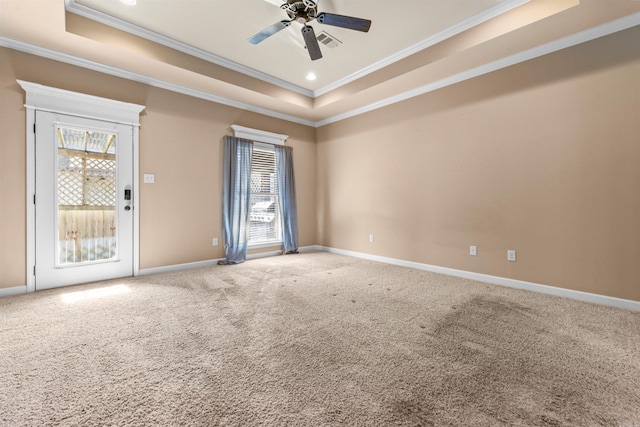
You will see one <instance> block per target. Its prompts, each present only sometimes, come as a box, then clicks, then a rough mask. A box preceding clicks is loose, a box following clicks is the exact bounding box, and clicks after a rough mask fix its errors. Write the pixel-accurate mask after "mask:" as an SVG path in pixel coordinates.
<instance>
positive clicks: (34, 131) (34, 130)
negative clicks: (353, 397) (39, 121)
mask: <svg viewBox="0 0 640 427" xmlns="http://www.w3.org/2000/svg"><path fill="white" fill-rule="evenodd" d="M33 133H36V124H35V123H34V124H33Z"/></svg>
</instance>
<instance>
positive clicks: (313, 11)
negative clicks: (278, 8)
mask: <svg viewBox="0 0 640 427" xmlns="http://www.w3.org/2000/svg"><path fill="white" fill-rule="evenodd" d="M282 8H283V9H284V10H285V11H286V12H287V15H288V16H289V19H291V20H292V21H297V22H299V23H301V24H304V23H307V22H309V21H311V20H314V19H316V17H317V16H318V5H317V2H316V1H314V0H302V1H300V0H287V2H286V3H285V4H283V5H282Z"/></svg>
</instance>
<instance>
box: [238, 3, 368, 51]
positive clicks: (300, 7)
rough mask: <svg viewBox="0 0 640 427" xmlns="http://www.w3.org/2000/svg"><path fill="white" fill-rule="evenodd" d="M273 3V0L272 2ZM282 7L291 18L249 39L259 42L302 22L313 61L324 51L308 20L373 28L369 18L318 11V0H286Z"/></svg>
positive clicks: (346, 26) (352, 27)
mask: <svg viewBox="0 0 640 427" xmlns="http://www.w3.org/2000/svg"><path fill="white" fill-rule="evenodd" d="M270 3H271V2H270ZM280 8H281V9H283V10H284V11H285V12H286V13H287V16H288V17H289V20H282V21H280V22H276V23H275V24H273V25H271V26H269V27H267V28H265V29H264V30H262V31H260V32H259V33H257V34H255V35H253V36H251V37H250V38H249V39H248V41H249V43H251V44H258V43H260V42H262V41H264V40H265V39H267V38H269V37H271V36H272V35H274V34H276V33H277V32H279V31H281V30H284V29H285V28H287V27H289V26H290V25H291V23H292V22H298V23H300V24H302V38H303V39H304V43H305V45H306V48H307V51H308V52H309V57H310V58H311V60H312V61H315V60H316V59H320V58H322V51H321V50H320V45H319V44H318V40H317V39H316V35H315V31H314V30H313V27H311V26H310V25H307V23H308V22H310V21H312V20H314V19H315V20H316V21H317V22H319V23H320V24H324V25H332V26H334V27H340V28H346V29H349V30H355V31H361V32H363V33H366V32H368V31H369V28H371V21H370V20H368V19H362V18H354V17H352V16H345V15H336V14H334V13H327V12H320V13H318V0H286V1H285V2H284V3H282V5H280Z"/></svg>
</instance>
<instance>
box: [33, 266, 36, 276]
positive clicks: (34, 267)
mask: <svg viewBox="0 0 640 427" xmlns="http://www.w3.org/2000/svg"><path fill="white" fill-rule="evenodd" d="M33 275H34V276H35V275H36V266H35V265H34V266H33Z"/></svg>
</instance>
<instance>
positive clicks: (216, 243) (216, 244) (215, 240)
mask: <svg viewBox="0 0 640 427" xmlns="http://www.w3.org/2000/svg"><path fill="white" fill-rule="evenodd" d="M213 246H218V238H217V237H214V238H213Z"/></svg>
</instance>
